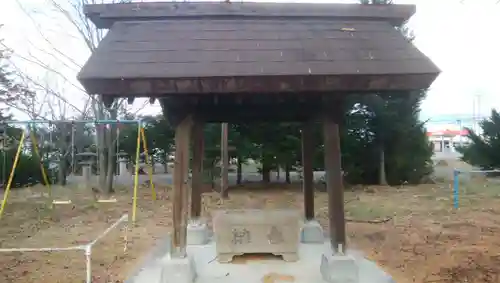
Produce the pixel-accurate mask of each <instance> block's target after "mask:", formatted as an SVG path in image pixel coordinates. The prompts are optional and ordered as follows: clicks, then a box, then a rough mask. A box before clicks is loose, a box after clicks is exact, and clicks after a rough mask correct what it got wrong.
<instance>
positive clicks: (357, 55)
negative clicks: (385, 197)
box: [78, 2, 439, 253]
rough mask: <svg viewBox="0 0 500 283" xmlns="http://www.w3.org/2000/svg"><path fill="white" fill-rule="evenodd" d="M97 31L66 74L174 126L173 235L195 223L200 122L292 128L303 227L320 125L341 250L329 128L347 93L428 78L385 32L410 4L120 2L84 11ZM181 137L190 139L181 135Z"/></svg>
mask: <svg viewBox="0 0 500 283" xmlns="http://www.w3.org/2000/svg"><path fill="white" fill-rule="evenodd" d="M84 12H85V14H86V15H87V17H89V18H90V19H91V20H92V21H93V22H94V23H95V24H96V25H97V27H98V28H102V29H109V32H108V33H107V35H106V36H105V38H104V39H103V41H102V42H101V43H100V45H99V47H98V48H97V50H96V51H95V52H94V53H93V54H92V56H91V57H90V59H89V60H88V62H87V63H86V64H85V66H84V67H83V68H82V70H81V72H80V73H79V75H78V78H79V80H80V81H81V83H82V84H83V86H84V87H85V89H86V90H87V91H88V93H90V94H99V95H103V97H104V98H105V100H106V101H107V102H108V103H109V102H111V101H112V100H113V99H114V98H117V97H129V98H133V97H152V98H156V99H159V101H160V102H161V105H162V107H163V109H164V113H165V114H166V115H167V116H168V119H169V121H170V122H171V123H173V124H174V126H175V127H176V137H175V143H176V153H175V169H174V208H173V214H174V215H173V217H174V237H173V242H174V245H175V246H176V247H178V248H179V249H180V250H181V253H183V250H185V244H186V242H185V239H186V226H185V221H186V218H187V217H185V214H187V205H188V199H187V198H188V192H187V190H188V187H187V178H188V177H187V176H188V161H189V140H190V139H193V142H194V143H193V144H194V148H193V158H194V164H193V168H192V171H193V176H192V196H191V202H192V209H191V215H190V217H191V218H197V217H199V216H200V210H201V209H200V202H201V199H200V190H201V182H202V178H201V172H202V168H201V167H202V164H203V163H202V160H203V131H202V129H203V123H207V122H229V123H231V122H248V123H251V122H254V121H271V120H272V121H297V122H303V123H304V128H303V130H302V141H303V169H304V184H303V188H304V201H305V204H304V206H305V212H304V214H305V218H307V219H312V218H314V188H313V168H312V152H313V142H312V141H311V138H312V133H311V127H310V123H313V122H314V121H322V122H323V125H324V144H325V170H326V181H327V190H328V194H329V217H330V237H331V242H332V248H333V249H334V250H335V249H336V248H337V246H338V244H344V245H345V242H346V233H345V220H344V200H343V186H342V175H341V161H340V143H339V133H338V125H339V123H340V121H341V119H342V117H343V113H344V111H343V107H342V105H343V101H344V98H345V97H346V96H347V95H349V94H350V93H357V94H359V93H373V92H387V91H401V90H418V89H425V88H428V87H429V86H430V85H431V83H432V82H433V81H434V79H435V78H436V77H437V75H438V74H439V70H438V68H437V67H436V66H435V65H434V64H433V63H432V62H431V61H430V60H429V59H428V58H427V57H426V56H425V55H423V54H422V53H421V52H419V51H418V50H417V49H416V48H415V47H414V46H413V45H412V44H411V43H410V42H408V41H407V40H406V39H405V38H404V37H403V36H402V35H401V33H400V32H399V31H398V30H397V29H396V28H395V26H399V25H401V24H402V23H404V22H405V21H406V20H407V19H408V18H409V17H411V16H412V15H413V13H414V12H415V7H414V6H412V5H362V4H274V3H220V2H216V3H206V2H204V3H186V2H184V3H175V2H174V3H172V2H169V3H132V4H109V5H88V6H85V7H84ZM191 133H192V135H191Z"/></svg>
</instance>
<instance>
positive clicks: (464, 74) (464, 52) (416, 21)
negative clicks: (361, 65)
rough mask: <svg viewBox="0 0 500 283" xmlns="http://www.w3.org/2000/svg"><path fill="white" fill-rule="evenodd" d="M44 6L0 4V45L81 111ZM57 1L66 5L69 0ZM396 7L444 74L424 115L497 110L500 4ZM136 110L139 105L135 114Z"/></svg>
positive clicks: (73, 53) (23, 1) (78, 45)
mask: <svg viewBox="0 0 500 283" xmlns="http://www.w3.org/2000/svg"><path fill="white" fill-rule="evenodd" d="M48 1H49V0H3V1H2V2H3V3H2V9H1V10H0V23H3V24H4V25H5V26H4V27H3V28H1V29H0V38H3V39H4V40H5V41H4V43H5V44H6V45H8V46H9V47H11V48H12V49H14V51H15V53H16V54H17V55H18V56H16V57H14V62H15V63H16V66H17V67H19V68H21V69H22V70H23V71H24V72H26V73H27V74H28V75H29V76H30V77H32V78H35V79H36V80H37V81H40V82H46V84H47V85H49V86H50V87H51V88H52V89H54V90H56V91H58V92H62V93H64V94H65V97H67V98H68V100H70V101H71V102H72V103H73V104H75V105H77V106H78V105H82V104H83V101H84V97H85V96H84V94H83V93H82V92H81V91H80V90H79V87H80V86H79V84H78V82H77V81H76V79H75V77H76V72H77V71H78V69H79V67H80V66H81V65H83V63H84V62H85V61H86V59H87V58H88V56H89V52H88V50H87V49H86V48H85V46H84V45H83V44H82V43H83V42H82V40H81V37H79V36H78V33H77V31H76V30H74V29H72V28H71V25H69V24H68V22H67V20H66V19H64V18H63V16H62V15H61V14H60V13H57V12H55V11H54V9H53V8H52V6H51V5H50V4H48ZM56 1H59V2H61V3H62V4H63V5H67V3H68V1H71V0H56ZM255 2H258V0H257V1H255ZM262 2H264V1H262ZM265 2H291V1H265ZM295 2H307V3H310V2H311V3H312V2H355V1H354V0H353V1H348V0H345V1H327V0H324V1H322V0H316V1H305V0H304V1H295ZM395 2H396V3H405V4H409V3H410V4H416V5H417V13H416V14H415V16H413V18H412V19H411V20H410V22H409V26H410V28H411V29H412V30H413V31H414V33H415V35H416V41H415V44H416V45H417V47H418V48H419V49H420V50H421V51H422V52H424V53H425V54H426V55H427V56H429V57H430V58H431V59H432V60H433V61H434V62H435V63H436V64H437V65H438V67H439V68H440V69H441V70H442V73H441V75H440V76H439V78H438V79H437V80H436V81H435V82H434V84H433V85H432V87H431V89H430V91H429V94H428V97H427V99H426V100H425V102H424V104H423V107H422V116H424V117H436V116H441V115H450V114H470V115H472V112H473V104H474V102H473V100H474V97H477V96H480V97H481V98H480V103H479V105H480V109H479V112H481V114H483V115H487V114H488V113H489V111H490V110H491V108H500V71H499V69H498V68H499V66H500V52H499V51H500V3H499V4H496V2H497V0H464V3H461V0H395ZM21 6H22V7H24V10H23V9H22V8H21ZM41 34H43V35H44V37H45V39H44V38H43V37H42V36H41ZM54 47H56V48H57V51H55V50H54ZM20 56H22V57H25V58H27V59H30V60H33V59H35V58H37V59H39V60H40V61H42V62H43V64H46V65H49V66H50V67H51V68H52V69H54V70H56V71H57V73H60V74H62V75H64V76H65V77H66V78H68V79H70V81H69V82H68V81H66V80H64V79H62V77H61V75H59V74H54V73H52V72H47V71H46V70H44V69H43V68H40V67H39V66H38V65H39V64H34V63H30V62H28V61H26V60H24V59H21V58H20ZM141 104H142V103H141V102H137V103H136V104H135V105H134V109H138V108H139V107H140V106H141ZM477 104H478V103H476V105H477ZM158 111H159V107H158V106H157V107H147V108H146V109H145V110H143V111H141V112H142V113H149V112H158Z"/></svg>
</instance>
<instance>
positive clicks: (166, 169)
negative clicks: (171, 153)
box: [163, 151, 170, 174]
mask: <svg viewBox="0 0 500 283" xmlns="http://www.w3.org/2000/svg"><path fill="white" fill-rule="evenodd" d="M163 158H164V159H165V163H163V166H165V174H167V173H168V162H169V161H170V160H168V151H165V154H164V157H163Z"/></svg>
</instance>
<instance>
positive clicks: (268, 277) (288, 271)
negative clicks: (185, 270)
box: [127, 240, 394, 283]
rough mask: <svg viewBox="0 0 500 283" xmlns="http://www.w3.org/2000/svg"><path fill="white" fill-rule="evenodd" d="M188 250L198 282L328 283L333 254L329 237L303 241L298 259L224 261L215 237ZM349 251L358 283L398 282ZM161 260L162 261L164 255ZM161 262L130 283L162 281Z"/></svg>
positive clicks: (141, 272) (359, 254)
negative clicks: (325, 263) (326, 270)
mask: <svg viewBox="0 0 500 283" xmlns="http://www.w3.org/2000/svg"><path fill="white" fill-rule="evenodd" d="M187 252H188V255H189V256H190V258H191V259H192V260H193V262H194V270H195V274H196V278H195V279H194V282H195V283H234V282H238V283H255V282H263V283H283V282H288V281H290V282H294V283H325V281H324V280H323V276H322V274H321V262H322V258H323V255H330V254H332V250H331V248H330V244H329V240H327V241H326V242H324V243H323V244H303V243H301V244H300V245H299V248H298V254H299V260H298V261H296V262H285V261H283V260H276V259H269V258H256V257H252V258H249V259H246V260H245V259H241V260H238V259H237V260H233V263H220V262H218V261H217V260H216V259H217V253H216V249H215V243H214V242H213V241H210V242H209V243H208V244H207V245H191V246H188V248H187ZM347 254H350V255H353V257H354V259H355V263H356V265H357V267H358V282H356V283H394V282H393V281H392V279H391V277H390V276H389V275H388V274H387V273H385V272H384V271H383V270H382V269H380V268H379V267H378V266H377V265H376V264H375V263H374V262H372V261H369V260H367V259H366V258H364V257H363V256H362V254H361V253H360V252H358V253H356V251H347ZM327 259H328V258H327ZM157 262H161V258H159V259H158V260H157ZM158 266H159V264H155V263H154V262H149V263H148V264H147V265H146V266H144V268H143V269H142V270H140V271H139V273H138V274H137V276H135V277H134V278H132V279H131V280H129V281H127V283H129V282H130V283H156V282H159V280H160V278H161V275H160V274H161V268H158ZM159 270H160V271H159ZM155 278H156V279H155ZM162 283H163V282H162ZM341 283H343V282H341Z"/></svg>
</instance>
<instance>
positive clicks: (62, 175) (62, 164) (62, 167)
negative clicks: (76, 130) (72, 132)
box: [56, 125, 68, 186]
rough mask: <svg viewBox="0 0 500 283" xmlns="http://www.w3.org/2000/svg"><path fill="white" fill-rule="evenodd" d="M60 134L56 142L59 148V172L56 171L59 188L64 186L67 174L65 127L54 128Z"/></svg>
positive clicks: (66, 137) (66, 136)
mask: <svg viewBox="0 0 500 283" xmlns="http://www.w3.org/2000/svg"><path fill="white" fill-rule="evenodd" d="M56 127H57V128H58V129H59V132H60V133H61V138H60V139H59V141H58V142H57V144H58V147H59V150H60V151H59V170H58V178H57V179H58V183H59V185H60V186H66V184H67V182H66V175H67V174H66V173H67V167H68V166H67V162H68V143H67V139H68V131H67V126H66V125H60V126H56Z"/></svg>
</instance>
